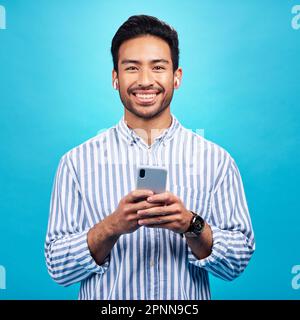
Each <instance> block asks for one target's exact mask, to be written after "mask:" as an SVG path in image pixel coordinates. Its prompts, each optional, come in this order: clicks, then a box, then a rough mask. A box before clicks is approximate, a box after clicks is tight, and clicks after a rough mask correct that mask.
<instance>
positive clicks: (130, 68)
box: [125, 66, 137, 71]
mask: <svg viewBox="0 0 300 320" xmlns="http://www.w3.org/2000/svg"><path fill="white" fill-rule="evenodd" d="M135 69H137V68H136V67H134V66H131V67H128V68H126V69H125V70H129V71H132V70H135Z"/></svg>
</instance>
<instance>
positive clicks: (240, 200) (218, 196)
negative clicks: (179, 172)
mask: <svg viewBox="0 0 300 320" xmlns="http://www.w3.org/2000/svg"><path fill="white" fill-rule="evenodd" d="M222 169H223V170H220V175H221V179H219V183H218V184H217V185H216V188H215V190H214V193H213V195H212V201H211V210H210V211H211V212H210V215H209V219H208V221H207V222H208V223H209V225H210V227H211V230H212V237H213V246H212V252H211V254H210V255H209V256H208V257H206V258H204V259H200V260H199V259H197V258H196V257H195V255H194V254H193V252H192V251H191V249H190V248H189V247H188V260H189V262H190V263H192V264H194V265H195V266H198V267H200V268H204V269H205V270H207V271H209V272H210V273H212V274H213V275H215V276H217V277H219V278H222V279H224V280H228V281H230V280H233V279H235V278H236V277H238V276H239V275H240V274H241V273H242V272H243V271H244V269H245V268H246V266H247V265H248V263H249V261H250V259H251V256H252V254H253V252H254V250H255V241H254V232H253V228H252V224H251V219H250V215H249V211H248V206H247V202H246V198H245V193H244V188H243V183H242V179H241V176H240V173H239V170H238V168H237V166H236V164H235V162H234V160H233V159H232V158H231V157H230V158H229V161H228V165H227V166H225V165H224V167H223V168H222Z"/></svg>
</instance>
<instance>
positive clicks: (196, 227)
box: [192, 216, 204, 233]
mask: <svg viewBox="0 0 300 320" xmlns="http://www.w3.org/2000/svg"><path fill="white" fill-rule="evenodd" d="M203 227H204V220H203V219H202V218H201V217H200V216H197V217H196V218H195V221H194V223H193V228H192V229H193V231H194V232H195V233H200V232H201V231H202V229H203Z"/></svg>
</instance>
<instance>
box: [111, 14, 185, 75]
mask: <svg viewBox="0 0 300 320" xmlns="http://www.w3.org/2000/svg"><path fill="white" fill-rule="evenodd" d="M142 35H152V36H156V37H159V38H161V39H163V40H165V41H166V42H167V43H168V45H169V47H170V50H171V58H172V63H173V72H175V70H177V69H178V65H179V42H178V34H177V32H176V30H175V29H174V28H173V27H171V26H170V25H168V24H167V23H165V22H164V21H161V20H159V19H157V18H156V17H153V16H147V15H135V16H131V17H129V18H128V20H127V21H125V22H124V23H123V24H122V25H121V26H120V28H119V29H118V31H117V32H116V34H115V35H114V37H113V39H112V43H111V54H112V58H113V64H114V69H115V70H116V71H117V72H118V58H119V48H120V46H121V44H122V43H123V42H124V41H126V40H129V39H133V38H137V37H139V36H142Z"/></svg>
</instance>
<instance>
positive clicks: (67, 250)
mask: <svg viewBox="0 0 300 320" xmlns="http://www.w3.org/2000/svg"><path fill="white" fill-rule="evenodd" d="M85 219H86V218H85V214H84V204H83V201H82V196H81V192H80V186H79V183H78V181H77V179H76V175H75V174H74V171H73V170H72V167H71V165H70V164H69V163H68V159H67V156H66V155H65V156H64V157H63V158H62V159H61V161H60V163H59V167H58V170H57V173H56V177H55V181H54V184H53V189H52V195H51V204H50V215H49V222H48V230H47V236H46V241H45V258H46V265H47V269H48V272H49V274H50V276H51V277H52V278H53V280H54V281H56V282H57V283H59V284H61V285H63V286H68V285H71V284H73V283H76V282H79V281H81V280H83V279H85V278H87V277H89V276H90V275H91V274H92V273H99V274H102V273H104V272H105V271H106V270H107V269H108V267H109V260H110V258H109V256H108V257H107V258H106V259H105V261H104V262H103V264H101V265H98V264H97V263H96V262H95V260H94V259H93V257H92V256H91V252H90V250H89V247H88V242H87V234H88V231H89V228H87V227H86V221H85Z"/></svg>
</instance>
